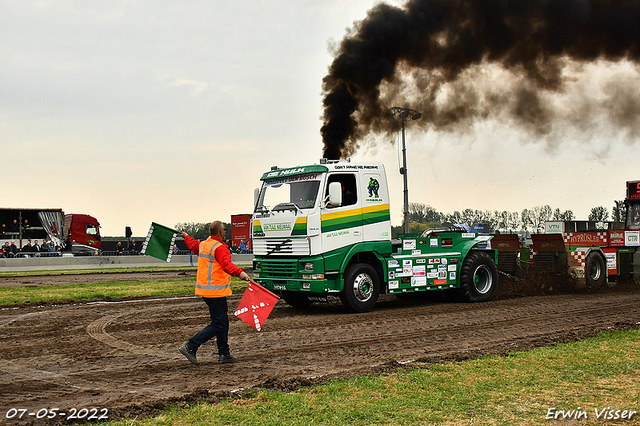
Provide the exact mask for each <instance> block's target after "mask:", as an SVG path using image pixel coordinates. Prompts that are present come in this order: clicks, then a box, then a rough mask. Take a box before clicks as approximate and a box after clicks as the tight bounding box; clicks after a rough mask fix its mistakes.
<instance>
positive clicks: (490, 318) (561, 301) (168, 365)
mask: <svg viewBox="0 0 640 426" xmlns="http://www.w3.org/2000/svg"><path fill="white" fill-rule="evenodd" d="M85 279H86V277H85ZM509 293H513V291H511V290H510V289H509V288H507V286H506V285H505V288H504V290H503V294H501V296H500V298H499V299H498V300H495V301H492V302H487V303H480V304H466V303H442V302H433V301H431V302H430V301H425V300H413V299H410V298H403V299H400V298H396V297H393V296H382V297H381V299H380V302H379V303H378V305H377V306H376V308H375V310H374V311H373V312H369V313H364V314H348V313H346V311H345V310H344V309H343V307H342V306H341V305H340V303H339V302H338V301H337V300H334V299H331V300H330V303H328V304H318V305H314V306H312V307H311V308H309V309H307V310H298V309H294V308H291V307H289V306H287V305H286V304H285V303H284V302H282V301H279V302H278V303H277V305H276V307H275V309H274V310H273V312H272V313H271V316H270V317H269V319H268V320H267V321H266V323H265V324H264V327H263V329H262V331H261V332H256V331H255V330H254V329H253V328H250V327H249V326H248V325H247V324H245V323H243V322H241V321H240V320H238V319H237V318H235V317H234V316H233V315H232V312H233V311H234V310H235V308H236V306H237V304H238V302H239V300H240V295H239V294H237V295H233V296H231V297H230V298H229V309H230V312H231V313H230V319H231V331H230V345H231V350H232V353H233V354H234V355H235V356H237V357H238V358H239V362H238V363H237V364H228V365H218V364H217V363H216V359H217V357H216V356H215V355H214V351H215V343H214V342H209V343H207V344H206V345H204V346H203V347H202V348H201V349H200V350H199V352H198V358H199V359H200V362H201V364H200V365H199V366H193V365H191V364H190V363H189V362H188V361H187V360H186V359H185V358H184V357H183V356H182V355H181V354H180V353H179V352H178V347H179V346H180V345H181V344H183V343H184V342H185V341H186V340H187V339H188V338H189V337H191V336H192V335H193V334H195V333H196V332H197V331H199V330H200V329H201V328H202V327H204V326H205V325H206V324H207V322H208V312H207V310H206V305H205V304H204V303H203V302H202V301H201V300H200V299H198V298H195V297H180V298H165V299H145V300H127V301H113V302H103V303H77V304H68V305H59V306H53V305H45V306H21V307H13V308H5V309H0V371H1V372H2V374H1V375H0V389H2V391H1V392H0V410H1V411H0V416H1V417H2V418H3V419H5V416H6V413H7V411H8V410H9V409H11V408H16V409H20V408H24V409H27V410H28V411H27V413H37V411H38V410H40V409H42V408H54V407H55V408H59V409H60V412H65V413H69V412H71V411H70V410H71V409H73V408H75V409H76V410H80V409H82V408H87V409H91V408H98V409H102V408H104V409H107V410H108V415H109V418H112V419H113V418H130V417H136V416H149V415H154V414H157V413H159V412H160V411H161V410H162V408H163V407H165V406H166V405H167V404H178V405H183V406H185V405H188V404H192V403H193V402H196V401H212V402H216V401H219V400H220V399H221V398H226V397H236V396H242V395H245V394H247V393H249V392H252V391H255V390H258V389H265V388H268V389H278V390H285V391H286V390H292V389H297V388H299V387H301V386H308V385H310V384H314V383H321V382H324V381H326V380H330V379H336V378H342V377H349V376H358V375H363V374H379V373H381V372H384V371H392V370H394V369H397V368H402V367H403V366H405V365H408V364H409V365H410V364H412V363H436V362H442V361H443V360H461V359H469V358H473V357H477V356H481V355H486V354H504V353H508V352H511V351H516V350H524V349H529V348H533V347H537V346H543V345H549V344H553V343H555V342H564V341H570V340H576V339H582V338H585V337H590V336H593V335H595V334H597V333H598V332H600V331H605V330H614V329H629V328H635V327H638V324H640V290H639V289H638V287H637V286H629V287H628V288H623V287H618V288H617V289H615V288H614V289H610V290H608V291H603V292H582V293H574V294H559V295H547V296H527V295H526V294H509ZM520 296H522V297H520ZM524 296H527V297H524ZM61 420H66V419H65V418H63V417H62V416H57V417H56V418H55V419H53V420H51V422H59V421H61ZM20 423H24V424H29V423H37V421H36V420H35V418H34V416H29V415H28V414H27V415H25V417H23V419H22V420H21V421H20Z"/></svg>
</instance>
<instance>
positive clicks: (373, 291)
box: [340, 263, 380, 312]
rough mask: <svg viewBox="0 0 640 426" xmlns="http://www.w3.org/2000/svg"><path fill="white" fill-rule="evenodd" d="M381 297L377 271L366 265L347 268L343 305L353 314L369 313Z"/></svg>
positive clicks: (341, 296)
mask: <svg viewBox="0 0 640 426" xmlns="http://www.w3.org/2000/svg"><path fill="white" fill-rule="evenodd" d="M379 295H380V278H379V277H378V273H377V272H376V270H375V269H374V268H373V267H372V266H371V265H368V264H366V263H356V264H354V265H351V266H349V267H348V268H347V270H346V272H345V275H344V289H343V290H342V293H340V300H341V301H342V304H343V305H344V306H346V307H347V308H348V309H349V310H351V311H353V312H368V311H370V310H371V309H373V307H374V306H375V304H376V302H377V301H378V296H379Z"/></svg>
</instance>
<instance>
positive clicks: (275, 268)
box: [260, 260, 298, 278]
mask: <svg viewBox="0 0 640 426" xmlns="http://www.w3.org/2000/svg"><path fill="white" fill-rule="evenodd" d="M297 271H298V262H297V261H296V260H261V261H260V277H264V278H269V277H278V278H296V275H297Z"/></svg>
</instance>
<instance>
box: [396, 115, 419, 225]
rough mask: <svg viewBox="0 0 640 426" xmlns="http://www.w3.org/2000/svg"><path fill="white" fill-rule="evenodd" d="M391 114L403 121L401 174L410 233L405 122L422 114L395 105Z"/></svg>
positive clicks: (405, 213) (405, 223) (406, 223)
mask: <svg viewBox="0 0 640 426" xmlns="http://www.w3.org/2000/svg"><path fill="white" fill-rule="evenodd" d="M389 114H390V115H391V116H392V117H393V118H395V119H396V120H400V121H401V122H402V167H400V174H401V175H402V177H403V181H404V232H405V234H408V233H409V188H408V185H407V146H406V143H405V140H404V123H405V121H411V120H417V119H419V118H420V117H422V114H421V113H419V112H418V111H416V110H413V109H409V108H400V107H393V108H391V110H389Z"/></svg>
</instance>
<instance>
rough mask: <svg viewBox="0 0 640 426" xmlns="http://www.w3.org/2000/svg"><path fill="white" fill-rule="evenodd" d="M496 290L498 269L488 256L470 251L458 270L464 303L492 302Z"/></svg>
mask: <svg viewBox="0 0 640 426" xmlns="http://www.w3.org/2000/svg"><path fill="white" fill-rule="evenodd" d="M497 290H498V269H497V268H496V265H495V263H494V262H493V260H491V257H489V255H488V254H486V253H483V252H481V251H471V252H469V255H468V256H467V258H466V259H465V260H464V262H463V263H462V269H461V270H460V295H461V296H462V300H464V301H466V302H474V303H475V302H486V301H489V300H492V299H493V298H494V296H495V295H496V291H497Z"/></svg>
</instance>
